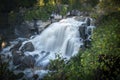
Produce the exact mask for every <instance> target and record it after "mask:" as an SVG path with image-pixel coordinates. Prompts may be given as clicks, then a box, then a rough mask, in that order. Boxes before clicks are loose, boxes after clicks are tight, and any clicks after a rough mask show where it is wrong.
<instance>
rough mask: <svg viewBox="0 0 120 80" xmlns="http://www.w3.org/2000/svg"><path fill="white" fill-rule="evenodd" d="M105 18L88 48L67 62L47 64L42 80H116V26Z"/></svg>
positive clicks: (119, 41)
mask: <svg viewBox="0 0 120 80" xmlns="http://www.w3.org/2000/svg"><path fill="white" fill-rule="evenodd" d="M116 16H117V14H116V15H114V16H112V17H111V16H110V15H108V16H106V17H104V18H103V19H102V24H100V25H99V26H98V27H97V28H96V29H95V31H94V34H93V37H92V47H91V48H90V49H86V50H85V51H81V50H80V52H79V53H78V55H76V56H74V57H73V58H72V59H70V60H69V61H64V60H62V59H61V58H58V59H57V60H55V61H52V62H51V64H50V65H51V66H50V68H52V69H50V70H51V71H53V72H50V73H49V74H48V75H47V76H45V78H44V79H45V80H119V77H120V68H119V67H120V63H119V60H120V54H119V53H120V35H119V34H120V32H119V30H120V23H119V21H118V19H117V18H116Z"/></svg>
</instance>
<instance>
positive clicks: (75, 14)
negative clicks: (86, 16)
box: [66, 10, 81, 17]
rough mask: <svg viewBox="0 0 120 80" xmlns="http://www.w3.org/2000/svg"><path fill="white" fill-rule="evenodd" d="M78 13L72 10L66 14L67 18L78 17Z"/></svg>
mask: <svg viewBox="0 0 120 80" xmlns="http://www.w3.org/2000/svg"><path fill="white" fill-rule="evenodd" d="M80 14H81V13H80V11H79V10H72V11H70V12H68V13H67V15H66V16H67V17H69V16H80Z"/></svg>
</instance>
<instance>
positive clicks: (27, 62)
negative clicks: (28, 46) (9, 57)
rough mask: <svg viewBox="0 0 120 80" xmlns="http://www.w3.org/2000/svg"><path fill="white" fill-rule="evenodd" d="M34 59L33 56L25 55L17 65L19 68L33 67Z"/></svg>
mask: <svg viewBox="0 0 120 80" xmlns="http://www.w3.org/2000/svg"><path fill="white" fill-rule="evenodd" d="M35 62H36V61H35V59H34V57H33V56H31V55H29V56H25V57H24V59H23V60H22V62H21V65H20V66H19V68H20V69H23V70H24V69H25V68H33V67H34V64H35Z"/></svg>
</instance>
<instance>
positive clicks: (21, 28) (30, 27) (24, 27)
mask: <svg viewBox="0 0 120 80" xmlns="http://www.w3.org/2000/svg"><path fill="white" fill-rule="evenodd" d="M38 23H39V24H38ZM40 23H41V22H40V21H39V20H37V19H35V20H33V21H25V22H23V23H22V24H20V25H17V26H16V27H15V34H16V35H17V36H18V37H24V38H29V37H30V36H31V35H34V34H35V32H37V34H38V33H39V28H38V26H40Z"/></svg>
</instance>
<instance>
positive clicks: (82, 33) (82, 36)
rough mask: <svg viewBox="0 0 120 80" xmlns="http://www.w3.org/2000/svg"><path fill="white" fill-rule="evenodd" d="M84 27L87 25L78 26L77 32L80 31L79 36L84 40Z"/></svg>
mask: <svg viewBox="0 0 120 80" xmlns="http://www.w3.org/2000/svg"><path fill="white" fill-rule="evenodd" d="M86 29H87V26H86V25H81V26H80V27H79V33H80V37H81V38H82V39H83V40H85V39H86Z"/></svg>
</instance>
